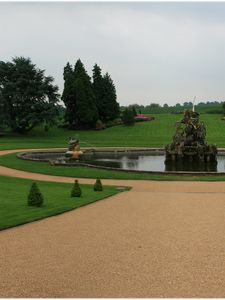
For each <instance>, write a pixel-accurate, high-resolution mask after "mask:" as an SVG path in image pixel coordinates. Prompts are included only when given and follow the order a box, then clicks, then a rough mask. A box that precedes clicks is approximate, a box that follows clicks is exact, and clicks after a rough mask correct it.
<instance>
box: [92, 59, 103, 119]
mask: <svg viewBox="0 0 225 300" xmlns="http://www.w3.org/2000/svg"><path fill="white" fill-rule="evenodd" d="M101 72H102V71H101V68H100V67H99V66H98V65H97V64H95V65H94V68H93V84H92V86H93V92H94V96H95V103H96V107H97V109H98V115H99V119H100V120H101V121H105V117H104V116H105V107H104V94H105V93H104V80H103V77H102V74H101Z"/></svg>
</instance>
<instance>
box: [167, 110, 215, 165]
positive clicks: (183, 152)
mask: <svg viewBox="0 0 225 300" xmlns="http://www.w3.org/2000/svg"><path fill="white" fill-rule="evenodd" d="M199 116H200V115H199V113H197V112H195V111H194V110H193V111H190V110H186V111H185V112H184V116H183V119H182V120H181V121H180V122H177V123H176V132H175V135H174V137H173V141H172V143H171V144H169V145H167V146H166V147H165V165H168V164H171V163H173V164H176V163H184V164H185V163H186V164H187V163H189V164H190V163H193V164H194V163H197V164H217V158H216V154H217V148H216V146H215V145H208V144H207V143H206V142H205V136H206V128H205V125H204V123H203V122H201V121H200V119H199Z"/></svg>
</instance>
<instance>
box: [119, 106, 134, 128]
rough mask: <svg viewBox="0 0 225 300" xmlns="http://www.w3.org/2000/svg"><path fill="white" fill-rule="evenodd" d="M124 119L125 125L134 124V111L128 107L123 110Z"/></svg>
mask: <svg viewBox="0 0 225 300" xmlns="http://www.w3.org/2000/svg"><path fill="white" fill-rule="evenodd" d="M122 120H123V123H124V125H128V126H130V125H134V123H135V120H134V114H133V111H132V110H131V109H127V108H126V109H125V110H124V111H123V114H122Z"/></svg>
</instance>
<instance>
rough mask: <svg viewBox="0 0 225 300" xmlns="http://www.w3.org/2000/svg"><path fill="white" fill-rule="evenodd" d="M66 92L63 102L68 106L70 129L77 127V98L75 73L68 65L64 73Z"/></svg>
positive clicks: (66, 119) (67, 117)
mask: <svg viewBox="0 0 225 300" xmlns="http://www.w3.org/2000/svg"><path fill="white" fill-rule="evenodd" d="M63 78H64V90H63V94H62V100H63V102H64V104H65V106H66V113H65V121H66V122H68V123H69V128H71V129H72V128H74V127H75V124H76V122H75V114H76V97H75V89H74V72H73V68H72V66H71V65H70V64H69V63H67V65H66V66H65V68H64V73H63Z"/></svg>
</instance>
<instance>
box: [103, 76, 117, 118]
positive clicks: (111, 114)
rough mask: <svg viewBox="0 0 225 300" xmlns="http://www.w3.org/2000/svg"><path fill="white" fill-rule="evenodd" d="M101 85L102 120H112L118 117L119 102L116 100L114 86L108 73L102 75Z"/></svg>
mask: <svg viewBox="0 0 225 300" xmlns="http://www.w3.org/2000/svg"><path fill="white" fill-rule="evenodd" d="M103 87H104V98H103V99H104V100H103V120H104V121H110V120H114V119H115V118H117V117H118V115H119V113H120V110H119V103H118V102H117V101H116V98H117V97H116V88H115V85H114V83H113V81H112V79H111V77H110V75H109V74H108V73H106V74H105V75H104V76H103Z"/></svg>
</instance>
